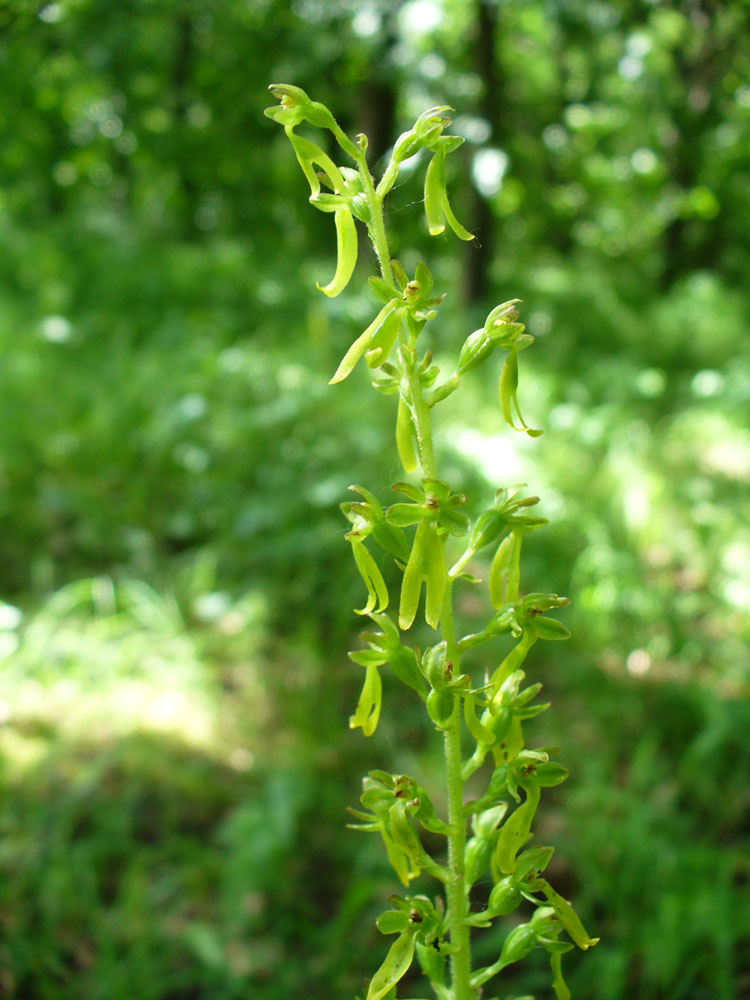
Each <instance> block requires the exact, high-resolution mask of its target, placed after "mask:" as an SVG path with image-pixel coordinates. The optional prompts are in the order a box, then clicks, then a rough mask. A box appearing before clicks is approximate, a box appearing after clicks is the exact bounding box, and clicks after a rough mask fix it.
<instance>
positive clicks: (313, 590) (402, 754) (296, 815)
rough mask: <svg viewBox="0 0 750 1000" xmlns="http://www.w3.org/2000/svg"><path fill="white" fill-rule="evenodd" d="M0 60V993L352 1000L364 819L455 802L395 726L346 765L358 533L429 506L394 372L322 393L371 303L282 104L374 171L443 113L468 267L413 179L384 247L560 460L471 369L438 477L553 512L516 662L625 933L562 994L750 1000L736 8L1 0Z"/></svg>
mask: <svg viewBox="0 0 750 1000" xmlns="http://www.w3.org/2000/svg"><path fill="white" fill-rule="evenodd" d="M0 66H1V67H2V79H3V85H2V97H1V98H0V137H1V139H2V141H0V179H1V180H2V184H1V186H0V239H1V240H2V248H3V249H2V254H1V255H0V350H1V351H2V365H1V366H0V388H1V391H0V484H1V485H2V490H1V491H0V524H1V528H2V530H0V556H1V558H0V596H1V597H2V600H3V603H2V604H0V655H1V656H2V666H1V668H0V785H1V786H2V798H1V799H0V996H8V997H12V996H18V997H29V998H50V1000H68V998H70V1000H98V998H102V1000H104V998H106V1000H132V998H133V997H136V996H137V997H139V1000H152V998H153V1000H187V998H203V997H206V998H207V997H209V996H210V997H211V1000H240V998H247V997H250V996H252V997H257V998H259V1000H260V998H262V1000H282V998H284V1000H286V998H288V997H290V996H307V997H314V998H320V1000H329V998H332V997H347V996H354V994H355V993H356V992H357V991H358V990H360V989H361V986H362V980H361V977H362V975H363V974H364V972H365V970H367V969H368V968H370V967H372V966H373V962H374V957H375V956H377V955H380V954H381V953H382V952H383V948H384V940H385V939H383V938H382V937H380V936H379V935H378V934H377V932H376V931H375V930H374V929H372V917H373V915H374V914H375V913H377V912H378V910H379V908H382V906H381V904H382V902H383V900H384V899H385V898H386V897H387V895H388V894H389V893H390V892H392V891H393V889H394V888H395V887H394V885H393V882H392V879H391V877H390V874H389V872H388V870H387V869H386V866H385V862H384V860H383V859H382V858H381V857H380V853H379V851H378V848H377V845H376V844H375V843H370V840H369V838H364V837H362V836H361V835H360V834H356V833H353V832H347V831H345V830H344V829H343V826H344V822H345V813H344V807H345V806H346V805H348V804H354V803H355V802H356V798H357V795H358V785H359V775H360V774H361V773H362V772H363V771H364V770H366V769H367V768H370V767H373V766H378V767H386V768H388V769H390V768H391V767H392V768H393V769H395V770H399V771H403V770H406V771H410V772H412V773H414V772H416V773H420V774H425V775H429V774H430V773H434V771H435V769H436V767H437V766H438V765H437V763H436V761H435V759H434V757H433V748H434V744H435V741H434V739H433V734H432V733H430V732H429V731H428V729H426V728H425V726H424V724H423V722H422V721H421V716H420V715H419V713H415V709H414V707H413V706H412V705H411V703H410V701H409V697H408V693H406V694H404V693H402V692H400V691H399V690H398V689H397V688H393V687H389V688H388V690H387V692H386V698H387V699H388V700H389V711H388V712H387V713H386V716H385V720H384V723H383V724H381V727H380V728H379V730H378V733H377V734H376V736H375V737H374V738H373V739H372V740H371V741H366V740H364V739H363V738H362V737H361V735H359V734H352V733H349V732H347V730H346V720H347V719H348V716H349V714H350V712H351V710H352V708H353V705H354V703H355V700H356V694H357V690H358V686H359V683H360V681H361V676H360V668H358V667H356V666H355V665H354V664H352V663H351V662H350V661H349V660H347V658H346V650H347V649H350V648H353V643H355V642H356V638H355V633H356V631H357V629H358V626H359V622H357V621H355V616H354V615H353V614H352V613H351V611H350V609H351V607H352V606H353V604H354V602H356V601H357V599H358V597H359V589H358V588H359V584H358V581H357V580H356V578H355V570H354V567H353V565H351V563H350V558H351V557H350V552H349V546H348V545H345V544H344V542H343V538H342V536H343V533H344V530H345V527H346V522H345V521H344V519H343V518H342V516H341V513H340V511H339V509H338V504H339V503H340V502H341V501H343V500H345V499H346V498H347V495H346V488H347V486H348V485H349V484H350V483H351V482H365V483H371V482H388V481H390V480H392V479H393V478H394V477H395V478H398V470H397V469H396V468H395V466H394V463H393V460H392V459H391V458H390V457H387V456H391V455H392V454H393V447H392V443H391V441H390V439H389V436H388V435H389V434H390V430H389V428H390V424H391V417H392V414H391V413H390V409H389V407H388V405H387V404H388V401H387V400H385V401H384V400H382V399H380V398H379V397H378V396H377V395H376V394H374V393H372V394H369V395H368V394H367V393H366V392H365V390H366V389H367V386H366V384H365V381H364V380H365V379H366V374H365V373H359V372H357V373H355V374H354V375H353V376H352V378H351V379H350V380H349V381H348V382H347V384H346V385H345V386H336V387H334V388H329V387H327V385H326V383H327V380H328V378H329V377H330V374H331V372H333V371H334V369H335V366H336V363H337V362H338V359H339V358H340V356H341V354H342V353H343V351H344V349H345V348H346V346H347V345H348V343H349V342H350V341H351V339H352V337H353V336H354V335H355V334H356V333H358V332H359V331H360V329H361V327H362V323H363V320H364V319H366V318H368V317H369V315H370V311H371V306H370V305H369V304H368V302H367V301H366V299H365V297H364V296H361V297H360V296H359V295H358V294H356V293H350V292H348V291H347V292H346V293H345V294H343V295H342V296H341V297H340V298H337V299H336V300H334V301H332V302H329V301H327V300H326V301H324V300H323V298H322V296H320V295H319V293H317V292H316V291H315V288H314V283H315V280H323V279H325V278H327V277H328V276H329V275H330V273H332V267H333V260H332V257H333V247H332V239H331V236H332V234H331V231H330V229H331V227H330V219H328V218H327V217H322V216H321V215H320V214H319V213H316V212H314V211H313V210H312V209H311V208H309V207H308V206H307V205H306V203H305V197H306V196H305V182H304V178H303V177H302V175H301V173H300V172H299V170H298V167H297V164H296V163H295V162H293V158H292V157H291V156H290V154H289V150H288V148H287V147H286V144H285V141H284V137H283V135H277V131H278V129H277V128H276V127H275V126H274V125H273V124H272V123H271V122H268V121H267V120H265V119H264V118H263V116H262V109H263V107H264V106H265V105H266V104H267V103H268V97H267V93H266V86H267V84H268V83H270V82H275V81H281V82H290V83H294V84H297V85H299V86H302V87H304V88H305V89H306V90H307V91H308V93H310V94H311V95H312V96H313V97H314V98H315V99H318V100H321V101H324V102H325V103H327V104H329V106H330V107H332V108H333V109H334V111H335V112H336V114H337V117H338V118H339V120H340V122H341V124H342V126H343V127H344V128H345V129H346V130H347V131H348V132H349V133H350V134H353V133H355V132H358V131H364V132H366V133H367V134H368V135H369V136H370V140H371V142H370V148H371V150H372V151H373V159H372V162H373V163H374V164H375V165H376V166H377V164H378V162H379V160H380V158H381V157H382V156H383V154H384V153H385V152H386V150H387V147H388V145H389V143H390V142H392V140H393V138H394V137H395V136H396V135H397V134H398V132H399V131H401V130H402V129H404V128H407V127H408V126H409V125H410V123H411V122H412V121H413V119H414V117H415V116H416V115H417V114H418V113H420V112H421V111H423V110H424V109H425V108H426V107H428V106H430V105H434V104H443V103H445V104H450V105H452V106H454V107H455V108H456V115H455V125H454V131H455V132H456V133H458V134H460V135H462V136H464V138H465V139H466V142H465V145H464V146H463V147H462V149H461V151H460V152H459V153H457V154H455V155H454V157H452V161H453V163H452V173H451V176H450V177H449V186H450V190H451V198H452V200H453V203H454V205H455V208H456V213H457V215H458V216H459V218H460V219H461V220H462V221H463V222H464V223H465V224H466V225H468V226H469V228H470V229H472V231H474V232H476V233H477V236H478V239H477V242H476V245H471V246H461V247H457V241H451V239H450V237H443V238H439V239H437V240H429V238H428V236H427V233H426V230H425V228H424V225H423V222H422V213H421V211H420V206H419V205H415V204H414V203H413V202H414V197H415V196H414V194H413V191H414V190H415V189H414V187H413V186H412V187H409V186H408V185H407V186H406V188H405V190H406V191H407V192H412V193H406V194H403V193H401V191H400V189H397V190H396V191H395V193H394V196H393V198H392V203H391V207H390V216H389V225H390V227H391V231H392V232H393V233H394V234H395V237H394V238H395V243H396V245H395V246H394V248H393V249H394V252H395V253H396V255H398V254H399V247H404V248H407V256H406V258H405V260H404V263H405V264H407V270H410V265H411V264H412V263H413V262H412V260H411V256H410V254H411V251H409V250H408V248H411V247H415V248H417V251H418V252H419V253H420V254H422V255H424V256H425V257H426V259H427V260H428V261H429V262H430V266H431V267H432V268H433V270H434V271H435V272H437V274H438V275H439V285H440V287H441V288H443V287H444V288H450V289H451V292H450V295H449V298H448V299H447V300H446V304H445V306H444V307H443V309H442V310H441V315H442V319H441V325H440V327H439V329H438V330H437V336H438V338H439V345H440V346H439V348H438V352H437V353H438V361H439V360H440V355H441V352H442V351H443V350H444V351H445V352H446V354H448V352H451V353H454V352H455V351H456V349H457V347H458V346H459V345H460V344H461V343H462V342H463V340H464V339H465V337H466V336H467V334H468V333H469V332H470V331H471V330H472V329H474V328H475V327H476V326H478V325H480V324H481V322H482V321H483V319H484V316H485V315H486V313H487V311H488V310H489V308H490V307H491V306H493V305H494V304H495V303H496V302H498V301H501V300H503V299H505V298H509V297H514V296H519V297H521V298H522V299H523V300H524V307H523V308H524V316H523V317H522V318H523V319H524V320H525V322H526V323H527V324H528V327H529V329H530V332H531V333H533V334H534V335H535V336H536V337H538V338H539V343H538V346H537V349H536V350H535V351H534V352H530V354H532V353H533V357H529V359H528V363H527V364H526V367H525V371H524V379H525V393H526V395H525V399H524V403H525V409H526V411H528V412H526V416H527V418H528V419H529V421H530V423H531V424H532V425H533V426H535V427H539V426H541V427H544V428H546V433H545V435H544V437H543V438H541V439H539V440H537V441H529V440H527V439H525V438H524V436H523V435H513V434H512V432H511V431H508V432H507V433H506V432H504V431H502V429H501V417H500V414H499V407H498V404H497V398H496V386H495V384H494V382H493V381H492V374H491V373H490V372H488V373H487V375H486V376H484V375H482V374H479V373H477V374H476V375H472V376H470V377H469V378H473V379H474V381H473V382H472V383H471V384H472V386H473V392H471V393H463V394H459V396H460V397H461V399H462V400H464V402H463V403H461V402H456V404H455V406H454V407H453V409H450V407H449V406H448V404H446V408H447V410H448V412H449V414H450V422H449V425H447V427H446V429H445V431H444V433H443V435H442V437H441V438H440V439H439V441H438V447H439V448H440V449H441V450H442V453H443V454H444V455H445V456H446V460H445V461H446V467H447V468H450V471H451V477H452V481H453V480H454V479H455V481H456V482H463V483H466V484H467V485H469V484H470V485H471V490H472V493H473V494H474V495H475V496H478V497H482V498H483V499H484V500H485V501H486V503H485V506H486V505H487V503H489V501H490V500H491V498H492V495H493V493H494V490H495V489H496V488H497V487H498V486H500V485H509V484H511V483H515V482H519V481H524V482H527V483H529V484H530V488H531V491H532V492H533V493H538V494H540V495H541V497H542V503H541V505H540V513H541V514H543V515H544V516H546V517H548V518H549V519H550V522H551V523H550V525H549V526H548V527H547V528H545V530H544V531H543V532H540V533H539V534H536V535H535V536H534V538H533V539H532V541H531V542H530V543H529V544H528V545H527V549H528V551H527V553H525V556H524V558H525V559H526V560H527V564H528V567H529V569H528V574H529V578H530V579H534V580H539V581H543V583H544V589H549V590H554V591H557V592H559V593H563V594H567V595H569V596H570V597H571V598H572V602H573V603H572V606H571V608H570V610H569V612H568V613H567V614H566V619H565V620H566V624H567V625H568V626H569V627H570V628H571V630H572V632H573V636H574V637H573V640H572V641H571V642H569V643H565V644H561V645H562V646H564V648H562V649H557V648H556V647H557V645H558V644H554V647H555V648H553V650H552V652H551V653H550V652H549V648H550V647H549V646H546V647H545V650H544V652H543V654H542V653H540V654H539V655H538V656H537V657H535V658H533V659H532V658H530V661H529V662H530V675H531V679H533V680H537V679H541V680H543V682H544V684H545V691H546V693H547V695H548V696H549V698H550V700H552V702H553V710H552V711H550V712H549V713H546V714H545V715H544V716H542V717H541V718H540V720H539V722H538V723H537V733H538V734H541V737H540V739H539V742H541V743H554V744H557V745H559V746H561V747H562V754H561V759H562V760H563V761H564V763H565V764H566V765H567V766H568V767H569V768H570V771H571V780H570V781H569V782H568V783H566V784H565V785H564V786H562V787H561V788H560V789H557V790H555V791H554V792H553V793H551V794H550V795H549V796H548V805H547V808H546V810H545V811H544V812H543V814H542V820H541V823H542V828H541V829H540V836H541V837H542V838H543V842H544V843H551V844H554V845H555V846H556V848H557V854H556V856H555V859H554V862H553V864H554V865H555V871H554V881H555V884H556V885H559V886H561V887H562V888H563V891H565V892H566V893H568V894H569V895H570V896H571V897H572V898H575V900H576V903H577V906H578V908H579V910H580V912H581V914H582V916H583V918H584V920H585V922H586V925H587V927H589V928H590V929H591V930H592V933H595V934H598V935H601V938H602V942H601V944H600V945H599V946H598V947H597V948H596V949H595V950H594V951H593V952H591V954H590V955H586V956H585V958H584V959H583V960H581V961H576V962H571V963H570V966H569V967H570V969H571V973H570V977H569V981H570V985H571V987H572V989H573V994H574V996H575V997H576V998H578V1000H621V998H622V1000H624V998H626V997H627V998H628V1000H655V998H659V1000H747V998H748V997H750V891H749V889H748V886H749V885H750V860H749V859H750V820H749V817H750V783H749V782H748V767H749V765H750V705H749V703H748V697H747V696H748V690H749V682H750V657H749V656H748V645H747V643H748V638H750V636H749V634H748V617H747V610H748V605H749V604H750V576H749V573H750V571H749V567H750V542H749V541H748V529H747V525H748V523H749V522H750V501H749V500H748V482H749V481H750V434H749V432H748V412H749V410H750V351H749V350H748V329H747V327H748V322H747V320H748V315H750V309H749V306H750V287H749V286H748V281H747V275H748V272H749V271H750V8H749V7H748V5H747V4H746V3H745V2H725V3H720V2H715V0H686V2H676V0H675V2H668V0H648V2H646V0H629V2H606V0H597V2H584V0H560V2H555V3H553V2H547V0H519V2H492V0H442V2H439V0H403V2H398V0H393V2H386V0H380V2H376V0H348V2H345V0H295V2H293V3H291V4H290V3H288V2H281V0H201V2H197V0H195V2H194V0H180V2H175V0H121V2H118V3H113V2H110V0H59V2H51V3H46V4H42V3H39V2H36V0H5V2H4V3H3V4H2V6H0ZM423 166H424V165H423V164H422V165H420V164H419V163H417V164H415V165H414V169H416V170H417V171H419V170H420V169H423ZM418 187H419V185H417V189H418ZM445 313H447V314H448V318H447V320H446V317H445ZM524 361H526V356H524ZM483 371H484V370H483ZM467 381H468V378H467ZM467 398H468V400H469V401H468V402H467V401H466V400H467ZM451 405H452V404H451ZM521 438H523V440H521ZM389 477H390V479H389ZM467 492H468V489H467ZM473 513H476V512H473ZM532 543H533V544H532ZM462 610H463V614H464V615H465V617H466V619H467V620H469V621H470V620H471V616H472V613H473V608H472V606H471V603H470V602H468V603H467V604H466V606H465V607H464V608H463V609H462ZM395 720H398V721H397V722H396V721H395ZM488 947H490V948H491V947H492V942H490V944H489V945H488ZM541 964H543V963H541ZM525 965H528V966H530V967H529V968H524V969H523V970H522V971H521V972H520V973H518V974H517V977H516V979H515V980H513V979H509V980H508V983H509V986H508V988H509V989H512V990H515V991H517V992H519V993H521V992H533V991H535V990H538V991H539V992H538V994H537V995H538V996H539V997H543V996H545V995H546V994H545V992H544V990H545V988H546V987H545V986H544V985H543V984H544V977H545V971H544V969H543V968H541V966H540V965H537V967H536V968H535V967H534V963H533V962H530V963H525ZM413 982H414V989H415V994H416V995H419V987H418V986H417V981H416V979H415V980H414V981H413Z"/></svg>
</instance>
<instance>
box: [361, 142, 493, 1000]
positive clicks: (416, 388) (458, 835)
mask: <svg viewBox="0 0 750 1000" xmlns="http://www.w3.org/2000/svg"><path fill="white" fill-rule="evenodd" d="M357 166H358V168H359V172H360V175H361V176H362V181H363V185H364V189H365V195H366V197H367V203H368V207H369V210H370V220H371V225H370V226H368V229H369V232H370V239H371V240H372V245H373V247H374V249H375V254H376V256H377V258H378V263H379V265H380V271H381V274H382V275H383V278H385V280H386V281H388V282H389V283H390V284H393V283H394V278H393V270H392V268H391V259H390V253H389V250H388V238H387V235H386V231H385V221H384V219H383V204H382V198H381V197H379V196H378V194H377V193H376V191H375V188H374V186H373V183H372V177H371V176H370V171H369V169H368V167H367V160H366V158H365V156H364V154H361V156H358V157H357ZM401 342H402V344H404V346H405V347H407V345H406V343H405V339H404V336H403V333H402V337H401ZM407 350H408V351H409V354H408V355H407V353H406V352H403V355H404V367H405V369H406V377H407V381H408V384H409V393H410V396H411V400H412V405H411V407H410V410H411V414H412V419H413V421H414V429H415V432H416V439H417V451H418V453H419V460H420V464H421V466H422V472H423V474H424V477H425V478H426V479H436V478H437V470H436V467H435V457H434V451H433V446H432V431H431V427H430V410H429V407H428V406H427V404H426V403H425V400H424V396H423V395H422V386H421V383H420V380H419V374H418V373H417V370H416V360H415V356H414V351H413V349H412V348H409V347H407ZM441 629H442V633H443V636H444V638H445V641H446V643H447V647H448V650H447V658H448V660H450V661H451V662H452V664H453V670H454V672H458V670H459V664H460V657H461V654H460V652H459V650H458V647H457V645H456V640H455V634H454V628H453V577H450V576H449V577H448V578H447V580H446V588H445V598H444V603H443V610H442V615H441ZM444 751H445V768H446V781H447V792H448V824H449V826H450V827H451V833H450V835H449V837H448V879H447V881H446V885H445V894H446V903H447V916H448V930H449V935H450V941H451V945H452V948H453V949H454V950H453V954H452V955H451V980H452V1000H472V998H473V995H474V990H473V989H472V986H471V944H470V937H469V927H468V926H467V924H466V917H467V901H466V882H465V878H464V852H465V849H466V817H465V816H464V802H463V795H464V781H463V778H462V776H461V698H460V696H459V695H456V696H455V698H454V707H453V715H452V716H451V721H450V725H449V726H448V728H447V729H446V730H445V733H444Z"/></svg>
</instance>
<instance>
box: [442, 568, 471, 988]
mask: <svg viewBox="0 0 750 1000" xmlns="http://www.w3.org/2000/svg"><path fill="white" fill-rule="evenodd" d="M441 628H442V632H443V636H444V637H445V641H446V644H447V651H446V662H450V663H451V664H452V665H453V673H454V674H457V673H460V660H461V654H460V653H459V651H458V648H457V646H456V639H455V634H454V629H453V581H452V580H448V583H447V586H446V588H445V598H444V603H443V611H442V615H441ZM444 751H445V770H446V781H447V786H448V823H449V825H450V827H451V834H450V836H449V838H448V872H449V880H448V882H447V884H446V897H447V903H448V926H449V932H450V939H451V945H452V946H453V947H454V948H455V951H454V953H453V954H452V955H451V977H452V986H453V1000H470V998H471V997H472V996H473V990H472V988H471V981H470V977H471V943H470V939H469V928H468V926H467V924H466V916H467V913H466V884H465V878H464V851H465V848H466V817H465V816H464V780H463V777H462V775H461V698H460V696H459V695H456V696H455V704H454V706H453V715H452V717H451V721H450V725H449V726H448V728H447V729H446V730H445V733H444Z"/></svg>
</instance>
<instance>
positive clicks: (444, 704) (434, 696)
mask: <svg viewBox="0 0 750 1000" xmlns="http://www.w3.org/2000/svg"><path fill="white" fill-rule="evenodd" d="M427 712H428V714H429V716H430V718H431V719H432V721H433V722H434V723H435V725H436V726H437V728H438V729H446V728H447V727H448V726H449V725H450V721H451V719H452V717H453V695H452V694H451V692H450V691H434V690H433V691H430V693H429V694H428V695H427Z"/></svg>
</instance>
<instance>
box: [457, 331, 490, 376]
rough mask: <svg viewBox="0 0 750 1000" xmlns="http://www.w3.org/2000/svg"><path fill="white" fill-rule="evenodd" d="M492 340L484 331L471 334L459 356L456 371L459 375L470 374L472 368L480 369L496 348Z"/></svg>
mask: <svg viewBox="0 0 750 1000" xmlns="http://www.w3.org/2000/svg"><path fill="white" fill-rule="evenodd" d="M494 346H495V345H494V344H493V343H492V338H491V337H490V335H489V333H488V332H487V331H486V330H484V329H479V330H475V331H474V332H473V333H470V334H469V336H468V337H467V338H466V340H465V341H464V346H463V347H462V348H461V353H460V354H459V356H458V366H457V368H456V371H457V372H458V374H459V375H464V374H465V373H466V372H470V371H471V370H472V368H478V367H479V365H481V363H482V362H483V361H485V360H486V359H487V358H488V357H489V356H490V354H491V353H492V349H493V348H494Z"/></svg>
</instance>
